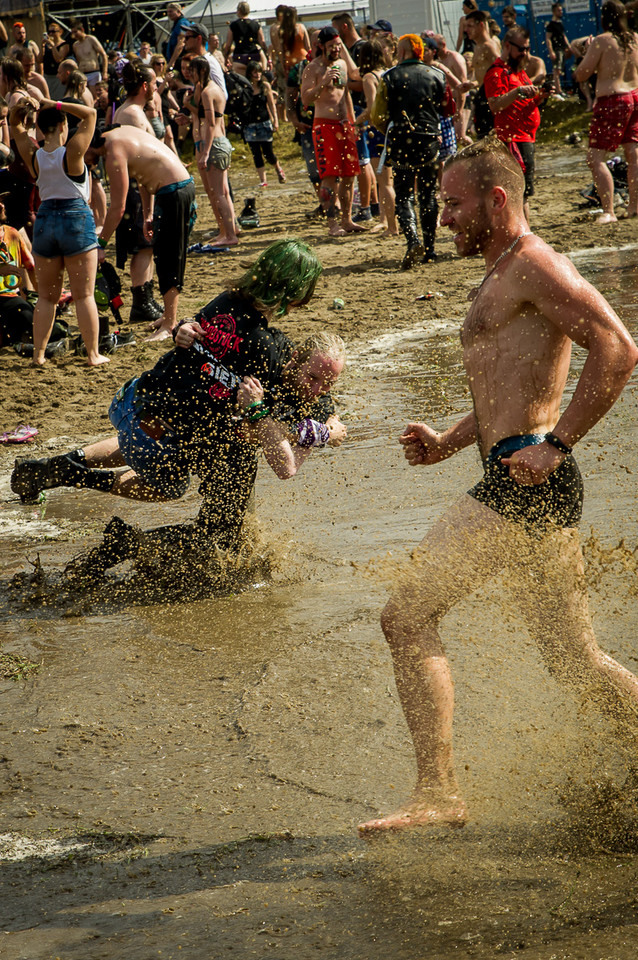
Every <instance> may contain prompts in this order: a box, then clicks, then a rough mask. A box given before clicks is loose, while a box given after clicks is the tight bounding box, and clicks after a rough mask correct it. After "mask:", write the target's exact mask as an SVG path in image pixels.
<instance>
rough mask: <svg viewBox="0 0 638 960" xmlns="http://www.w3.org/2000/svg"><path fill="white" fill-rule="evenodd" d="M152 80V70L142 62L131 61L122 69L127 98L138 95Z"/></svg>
mask: <svg viewBox="0 0 638 960" xmlns="http://www.w3.org/2000/svg"><path fill="white" fill-rule="evenodd" d="M152 79H153V71H152V69H151V68H150V67H147V66H146V65H145V64H143V63H142V61H141V60H129V61H128V63H125V64H124V66H123V67H122V73H121V80H122V86H123V87H124V89H125V91H126V96H127V97H134V96H135V94H136V93H139V92H140V90H141V89H142V87H143V86H144V84H145V83H150V82H151V80H152Z"/></svg>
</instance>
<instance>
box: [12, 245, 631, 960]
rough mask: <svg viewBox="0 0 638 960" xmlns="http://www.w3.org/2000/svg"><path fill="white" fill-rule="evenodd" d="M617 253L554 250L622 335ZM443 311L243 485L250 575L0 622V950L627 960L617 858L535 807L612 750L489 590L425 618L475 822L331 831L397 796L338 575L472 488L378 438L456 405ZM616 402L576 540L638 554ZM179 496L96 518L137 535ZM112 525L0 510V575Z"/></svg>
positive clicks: (373, 644)
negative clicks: (265, 552) (282, 458)
mask: <svg viewBox="0 0 638 960" xmlns="http://www.w3.org/2000/svg"><path fill="white" fill-rule="evenodd" d="M635 256H636V254H635V251H632V250H621V251H618V252H617V253H611V252H610V251H608V250H606V251H605V253H604V255H601V254H599V253H597V252H596V251H594V252H593V253H592V251H585V252H583V253H582V254H580V253H576V254H575V255H574V260H575V262H576V263H577V265H578V267H579V269H580V270H581V271H582V272H583V273H585V274H586V275H587V276H589V277H591V278H592V279H594V282H596V284H597V285H598V286H599V287H600V288H601V289H602V290H603V292H604V293H606V294H607V295H608V296H609V297H610V299H611V300H612V302H614V304H615V305H616V306H617V308H618V309H619V310H620V312H621V314H622V315H623V317H624V319H625V320H626V322H627V323H628V324H629V325H630V327H631V328H632V332H633V333H634V335H636V334H638V315H637V314H636V310H637V306H636V304H637V303H638V283H637V282H636V280H635V268H634V263H635ZM459 320H460V318H459V317H450V320H449V324H447V325H443V326H442V327H441V328H440V329H437V330H436V331H434V332H433V331H432V330H431V329H428V327H427V324H426V323H425V321H424V324H423V325H422V327H417V328H416V329H415V330H413V331H411V332H410V333H409V334H407V335H405V334H404V335H401V336H394V335H391V334H388V335H387V336H386V337H383V338H380V339H379V340H377V341H374V342H372V343H370V344H368V345H367V346H365V347H364V348H361V349H359V350H358V351H357V352H356V354H355V355H354V356H353V358H352V363H351V365H350V368H349V370H348V373H347V376H346V377H345V379H344V382H343V384H342V385H340V390H341V394H340V401H341V404H342V410H343V411H344V416H346V417H347V420H348V424H349V429H350V436H351V440H350V442H349V443H348V444H347V445H346V446H344V447H343V448H342V449H341V450H328V451H324V452H323V453H321V454H318V455H317V456H315V457H314V460H313V462H311V463H310V464H308V465H307V468H306V469H305V470H304V472H303V473H302V474H300V476H299V477H298V478H297V479H296V480H295V481H293V482H290V483H286V484H282V483H280V482H278V481H276V480H275V479H274V478H271V476H269V475H268V474H267V473H266V470H265V469H263V470H262V471H261V476H260V480H259V485H258V512H259V516H260V519H261V524H262V531H263V534H264V536H265V538H266V540H267V541H268V542H269V543H271V544H272V545H273V550H274V552H275V557H276V561H277V562H276V569H275V572H274V576H273V580H272V581H270V582H265V583H257V584H255V585H254V586H253V587H252V588H251V589H250V590H248V591H247V592H246V593H244V594H242V595H237V596H233V595H228V596H223V597H220V598H217V599H214V600H208V601H205V602H199V603H191V604H187V605H182V606H170V607H169V606H161V605H157V606H147V607H140V606H131V607H129V608H126V609H115V608H114V609H111V610H109V609H108V608H107V609H103V610H100V611H95V613H94V614H93V615H90V616H83V617H77V616H63V615H61V614H60V612H59V611H58V610H55V609H51V610H49V609H47V608H45V609H41V610H37V609H36V610H34V609H28V610H23V611H21V610H19V609H16V608H15V607H11V606H8V605H6V606H5V607H4V609H3V611H2V623H1V625H0V629H1V631H2V634H3V636H2V648H3V649H4V651H5V652H7V651H8V652H16V653H20V654H22V655H24V656H27V657H29V658H31V659H32V660H35V661H38V662H40V663H41V668H40V671H39V673H38V674H37V676H36V677H35V678H33V679H30V680H28V681H26V682H22V683H17V684H16V683H13V684H12V683H8V682H7V683H5V684H3V685H2V694H3V723H2V734H1V737H0V740H1V742H0V754H1V755H2V756H1V759H2V763H0V784H1V789H2V814H1V818H0V833H2V834H7V835H10V836H8V837H5V838H4V844H5V849H6V851H7V854H6V855H7V856H8V857H11V858H14V859H12V860H11V861H9V862H7V863H4V864H3V870H2V879H1V880H0V882H1V883H2V884H3V887H4V890H3V895H2V903H3V907H2V913H3V914H4V917H3V924H2V926H3V930H4V931H5V932H4V933H3V934H0V936H1V937H2V939H0V957H2V958H5V957H6V958H9V960H12V958H19V957H29V958H38V960H39V958H48V957H56V956H59V957H64V958H65V960H66V958H82V960H85V958H101V957H104V958H107V957H108V958H111V957H112V958H115V957H117V958H121V957H126V958H144V960H145V958H150V957H155V956H162V957H178V956H181V957H188V958H196V960H199V958H202V960H204V958H212V957H214V958H217V957H222V956H223V957H226V956H229V957H231V956H236V957H241V958H245V957H273V958H275V960H282V958H286V960H288V958H293V957H294V958H302V960H305V958H307V957H312V956H314V955H323V956H325V957H329V958H335V960H337V958H339V960H340V958H344V957H346V958H348V957H352V958H361V960H364V958H365V960H368V958H369V960H377V958H382V957H390V958H397V960H402V958H406V960H407V958H409V960H421V958H425V957H433V958H443V960H447V958H448V957H449V958H451V957H458V956H468V957H483V958H494V957H500V956H503V957H515V956H516V957H529V958H534V960H550V958H556V960H557V958H584V960H585V958H586V960H603V958H609V960H634V958H635V955H636V948H635V944H636V942H638V941H637V934H638V908H637V907H636V900H635V884H636V865H637V863H638V861H637V860H636V858H635V857H634V855H633V854H632V853H631V852H629V853H628V852H627V848H626V847H625V848H624V849H623V848H622V845H621V844H620V843H618V844H614V837H613V835H612V836H611V838H610V835H609V834H607V835H605V838H604V840H601V837H600V836H596V837H594V839H593V840H592V838H591V836H589V835H588V834H587V831H586V830H585V829H584V827H585V826H586V825H587V816H586V811H582V810H581V812H580V813H578V814H576V815H574V816H573V817H572V819H571V820H567V819H566V818H565V816H564V807H562V806H561V803H560V796H561V795H562V794H563V793H564V792H565V789H566V788H568V784H569V782H570V781H571V782H573V783H576V784H577V785H585V787H586V789H588V790H589V789H590V788H591V784H592V783H594V782H596V783H598V784H604V783H605V781H606V778H607V777H614V778H616V780H617V781H618V782H622V781H623V779H624V777H625V776H626V773H627V764H628V761H629V760H630V759H631V758H632V756H633V757H635V748H632V747H631V746H630V747H627V746H626V745H619V744H618V743H616V742H615V741H614V739H613V733H612V731H611V728H610V727H609V726H608V725H607V724H606V722H604V721H602V720H600V719H599V718H597V717H595V716H592V715H588V714H579V712H578V710H577V707H576V703H575V701H574V699H573V697H572V696H571V695H570V694H569V693H568V692H566V691H565V690H564V689H562V688H560V687H558V686H557V685H556V683H555V682H554V681H553V680H551V678H549V677H548V676H547V675H546V673H545V672H544V671H543V669H542V667H541V664H540V659H539V657H538V654H537V652H536V650H535V647H534V646H533V644H532V643H531V642H530V639H529V637H527V635H526V634H525V633H524V631H523V630H522V629H521V628H520V625H519V624H518V623H517V622H516V619H515V617H513V616H512V614H511V613H510V612H509V609H508V605H507V600H506V599H504V595H503V593H502V591H501V589H500V585H499V584H498V583H496V584H494V585H490V586H488V587H486V588H484V589H481V590H480V591H479V592H478V593H477V594H476V595H475V596H474V597H472V598H470V600H469V601H467V602H466V603H464V604H462V605H461V606H459V607H458V608H457V609H456V610H455V611H454V612H453V614H451V615H450V616H449V617H447V618H446V620H445V621H444V624H443V636H444V640H445V644H446V647H447V649H448V651H449V654H450V659H451V662H452V669H453V672H454V676H455V680H456V698H457V726H456V740H455V747H456V755H457V762H458V766H459V771H460V775H461V783H462V789H463V792H464V794H465V796H466V799H467V801H468V805H469V807H470V812H471V817H472V819H471V822H470V823H469V824H468V826H467V827H466V828H465V829H464V830H463V831H460V832H456V833H447V832H445V833H442V834H441V833H437V834H432V835H429V834H427V833H426V834H425V835H424V836H419V837H410V838H405V837H404V838H395V839H384V840H382V841H378V842H374V843H371V844H367V843H364V842H362V841H360V840H358V839H357V837H356V830H355V826H356V824H357V822H359V821H360V820H363V819H368V818H369V817H370V816H371V815H373V814H375V813H376V812H377V811H379V810H388V809H390V808H392V807H394V806H395V805H396V804H397V803H398V801H399V800H400V799H401V798H402V797H403V796H404V795H405V793H406V792H407V791H408V790H409V787H410V785H411V782H412V778H413V764H412V755H411V747H410V743H409V741H408V738H407V734H406V730H405V727H404V723H403V720H402V715H401V712H400V709H399V707H398V703H397V698H396V691H395V688H394V684H393V680H392V673H391V667H390V662H389V657H388V654H387V651H386V648H385V645H384V643H383V641H382V638H381V634H380V630H379V627H378V614H379V610H380V609H381V607H382V605H383V602H384V598H385V596H386V593H385V588H384V583H383V578H382V577H378V578H375V577H370V576H363V575H362V574H361V573H360V569H361V567H363V566H364V565H365V564H366V563H367V562H368V561H369V560H370V559H371V558H377V559H383V558H384V557H386V556H388V555H390V558H391V559H392V560H394V559H396V558H397V557H402V556H403V555H404V551H405V549H406V548H410V547H412V546H414V545H415V544H416V543H417V542H418V541H419V540H420V538H421V536H422V534H423V532H424V530H425V529H427V527H428V526H429V524H430V523H431V522H432V520H433V519H434V518H436V517H437V516H438V515H439V514H440V513H441V512H442V510H443V509H444V508H445V505H446V504H447V503H449V501H450V500H451V499H452V498H454V497H456V496H458V495H459V494H461V493H462V492H463V491H465V490H466V489H467V488H468V487H469V486H470V485H471V483H472V482H474V481H475V479H476V478H477V476H478V473H479V466H478V461H477V458H476V455H475V454H474V453H473V452H472V451H466V452H464V453H462V454H460V455H458V456H457V457H456V458H454V460H452V461H450V462H448V463H446V464H442V465H441V466H440V467H438V468H434V469H431V470H428V471H416V470H410V469H409V468H408V467H407V466H405V465H404V461H403V460H402V458H401V453H400V449H399V446H398V444H397V442H396V436H397V434H398V433H399V432H400V431H401V429H402V428H403V426H404V424H405V422H406V421H407V420H408V419H410V418H416V419H428V420H430V421H431V422H433V423H434V424H436V425H438V426H440V427H444V426H445V425H447V424H448V423H450V422H452V421H453V420H454V419H455V418H457V417H458V416H459V415H461V414H463V413H465V412H466V411H467V409H468V395H467V391H466V388H465V385H464V382H463V378H462V375H461V358H460V349H459V346H458V342H457V333H456V331H457V328H458V322H459ZM582 359H583V355H582V353H581V352H580V351H577V352H576V355H575V361H574V372H573V377H572V384H573V382H574V379H575V376H576V375H577V372H578V369H579V366H580V364H582ZM636 412H637V404H636V380H635V379H634V381H633V382H632V384H631V385H630V387H629V388H628V389H627V391H626V392H625V395H624V397H623V399H622V401H621V402H620V403H619V404H617V406H616V408H615V409H614V411H613V412H612V414H611V415H610V416H608V417H607V418H606V420H605V421H604V423H603V424H601V425H599V426H598V427H597V428H596V429H595V430H594V431H592V434H591V436H590V437H589V438H588V439H587V440H586V441H584V442H583V443H581V444H579V461H580V464H581V468H582V470H583V474H584V476H585V479H586V484H587V495H588V496H587V502H586V509H585V519H584V524H583V533H584V535H587V534H588V532H589V530H590V528H593V530H594V532H595V539H596V543H597V544H598V545H600V546H601V547H603V548H605V547H611V546H613V545H614V544H616V543H617V542H618V541H619V540H620V538H621V536H624V537H625V538H626V542H627V544H628V545H629V546H630V547H633V546H635V545H636V543H637V542H638V519H637V517H636V511H635V475H636V471H638V432H637V428H636ZM75 439H77V438H75ZM60 445H61V446H63V445H64V444H63V443H61V444H60ZM196 505H197V499H196V497H195V496H194V495H190V496H189V497H188V498H187V499H186V503H185V506H184V503H181V504H174V505H170V506H167V507H162V508H161V509H159V508H150V507H146V506H142V507H140V506H131V505H127V504H123V505H119V504H118V508H119V509H118V512H119V513H120V514H121V515H122V516H123V517H124V518H125V519H127V520H131V521H135V522H139V523H142V524H143V525H146V526H152V525H155V524H157V523H161V522H164V523H165V522H171V521H178V520H181V519H183V515H184V509H185V508H186V510H187V512H188V513H189V514H190V515H192V514H194V512H195V511H196ZM112 511H113V503H112V501H110V500H109V499H108V498H100V497H98V496H97V495H92V494H90V493H80V492H72V491H64V492H59V491H55V492H52V493H51V494H50V495H49V497H48V500H47V504H46V509H45V510H44V511H42V510H40V509H39V508H33V507H21V506H20V505H17V504H15V503H14V504H11V505H10V509H9V510H7V512H6V514H5V516H4V518H3V522H4V524H5V526H4V528H3V531H4V535H3V555H4V558H5V559H4V563H3V568H4V571H5V572H4V574H3V576H4V577H6V576H7V575H8V574H11V573H12V572H14V571H16V570H19V569H22V568H23V567H24V562H25V556H26V555H28V556H33V554H34V553H35V547H34V545H33V539H32V541H31V542H30V543H28V542H27V539H26V537H27V533H26V531H27V527H26V526H25V521H28V525H29V526H28V531H29V535H30V536H31V538H39V542H38V544H37V549H38V551H39V553H40V555H41V559H42V562H43V563H44V564H45V565H49V566H61V565H62V564H63V563H64V562H65V561H66V560H68V559H69V558H70V557H71V556H72V555H73V554H74V553H76V552H77V551H78V550H79V549H82V548H83V547H85V546H87V545H89V544H90V543H91V542H92V541H93V540H95V539H96V538H97V535H98V532H99V529H100V526H101V525H102V524H103V523H104V522H105V521H106V520H107V519H108V518H109V517H110V515H111V513H112ZM16 532H17V533H18V534H19V536H16ZM0 533H2V531H0ZM51 538H54V539H51ZM592 555H593V554H592ZM621 559H622V558H621ZM353 564H354V566H353ZM381 567H383V564H381ZM594 572H595V574H596V581H595V582H596V589H595V590H594V591H593V592H592V607H593V612H594V618H595V626H596V630H597V634H598V637H599V640H600V642H601V645H602V646H603V647H604V648H605V649H606V650H608V651H609V652H610V653H612V654H613V655H614V656H616V657H618V658H619V659H620V660H621V661H622V662H623V663H625V664H626V665H627V666H629V667H630V668H631V669H633V670H638V645H637V643H636V605H635V592H632V591H633V590H634V589H635V573H633V572H632V569H631V565H630V564H629V565H627V564H625V566H624V567H623V564H622V563H617V564H616V565H614V566H605V564H603V566H602V567H600V566H597V567H596V570H595V571H594ZM505 597H506V595H505ZM569 789H571V788H569ZM589 826H591V824H589ZM581 828H582V829H581ZM612 834H613V831H612ZM25 837H26V838H38V840H40V841H46V844H47V845H46V846H44V847H39V848H33V847H29V846H28V845H26V844H25V841H24V840H20V838H25ZM1 842H2V841H1V840H0V843H1ZM68 844H75V846H68ZM633 849H636V848H635V847H634V848H633Z"/></svg>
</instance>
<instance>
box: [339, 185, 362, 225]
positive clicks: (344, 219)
mask: <svg viewBox="0 0 638 960" xmlns="http://www.w3.org/2000/svg"><path fill="white" fill-rule="evenodd" d="M353 193H354V177H342V178H341V180H340V181H339V204H340V206H341V226H342V228H343V230H344V231H345V232H346V233H362V232H364V231H365V227H362V226H361V224H360V223H355V222H354V220H353V219H352V197H353Z"/></svg>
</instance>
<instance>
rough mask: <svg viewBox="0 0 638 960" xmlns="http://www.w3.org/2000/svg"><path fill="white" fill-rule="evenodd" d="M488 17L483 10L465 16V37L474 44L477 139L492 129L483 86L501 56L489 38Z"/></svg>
mask: <svg viewBox="0 0 638 960" xmlns="http://www.w3.org/2000/svg"><path fill="white" fill-rule="evenodd" d="M489 21H490V17H489V14H488V13H486V12H485V11H484V10H472V11H471V12H470V13H468V14H466V15H465V26H466V29H467V35H468V37H469V38H470V40H472V41H473V42H474V58H473V60H472V65H473V67H474V78H475V80H476V83H477V86H478V90H477V92H476V97H475V98H474V126H475V128H476V133H477V136H478V137H479V138H481V137H486V136H487V135H488V133H489V132H490V130H493V129H494V115H493V114H492V111H491V110H490V106H489V104H488V102H487V95H486V93H485V88H484V86H483V81H484V80H485V74H486V73H487V71H488V70H489V68H490V67H491V66H492V64H493V63H494V61H495V60H496V59H497V57H500V55H501V48H500V44H499V42H498V40H497V39H496V38H495V37H492V36H490V26H489Z"/></svg>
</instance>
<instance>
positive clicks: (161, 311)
mask: <svg viewBox="0 0 638 960" xmlns="http://www.w3.org/2000/svg"><path fill="white" fill-rule="evenodd" d="M154 285H155V284H154V282H153V280H152V279H151V280H147V281H146V283H145V284H143V286H144V287H145V288H146V292H147V293H148V300H149V303H150V304H151V306H152V307H153V310H155V311H157V316H156V317H155V319H156V320H159V318H160V317H163V316H164V307H163V306H162V304H161V303H158V302H157V300H156V299H155V296H154V294H153V287H154Z"/></svg>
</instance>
